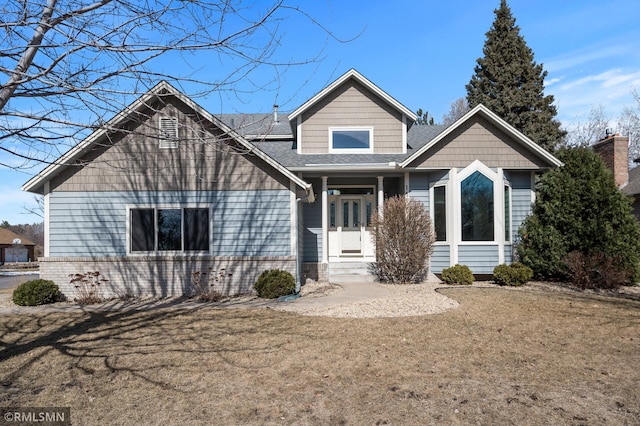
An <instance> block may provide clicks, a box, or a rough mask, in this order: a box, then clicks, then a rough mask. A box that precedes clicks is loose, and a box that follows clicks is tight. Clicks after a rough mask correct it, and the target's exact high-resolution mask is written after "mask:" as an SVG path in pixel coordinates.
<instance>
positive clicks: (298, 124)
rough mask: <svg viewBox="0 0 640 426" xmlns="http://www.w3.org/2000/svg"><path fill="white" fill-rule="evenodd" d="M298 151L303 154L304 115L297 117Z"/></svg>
mask: <svg viewBox="0 0 640 426" xmlns="http://www.w3.org/2000/svg"><path fill="white" fill-rule="evenodd" d="M296 151H297V152H298V154H302V115H299V116H298V117H297V119H296Z"/></svg>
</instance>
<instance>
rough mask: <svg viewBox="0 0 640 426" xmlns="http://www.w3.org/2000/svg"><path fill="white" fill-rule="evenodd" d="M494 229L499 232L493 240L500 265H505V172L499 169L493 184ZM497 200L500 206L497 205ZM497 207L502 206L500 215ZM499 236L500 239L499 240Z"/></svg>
mask: <svg viewBox="0 0 640 426" xmlns="http://www.w3.org/2000/svg"><path fill="white" fill-rule="evenodd" d="M493 191H494V196H493V199H494V201H493V229H494V232H498V235H494V236H493V238H494V240H496V241H497V242H498V265H502V264H503V263H504V230H505V229H504V172H503V171H502V169H501V168H500V167H498V178H497V179H496V180H495V181H494V182H493ZM496 199H497V201H498V203H499V204H496ZM496 205H497V206H500V212H499V214H496V213H497V212H496ZM498 236H499V238H497V237H498Z"/></svg>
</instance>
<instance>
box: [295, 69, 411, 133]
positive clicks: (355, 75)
mask: <svg viewBox="0 0 640 426" xmlns="http://www.w3.org/2000/svg"><path fill="white" fill-rule="evenodd" d="M351 79H353V80H356V81H357V82H358V83H360V84H362V85H363V86H365V87H366V88H367V89H369V90H371V91H372V92H373V93H375V94H376V95H377V96H379V97H380V98H381V99H383V100H384V101H385V102H387V103H388V104H389V105H391V106H392V107H393V108H395V109H396V110H398V111H400V112H401V113H402V114H404V115H406V116H407V117H408V118H409V120H410V121H415V120H416V119H417V118H418V117H417V116H416V115H415V113H414V112H413V111H411V110H410V109H409V108H407V107H406V106H404V105H402V104H401V103H400V102H398V101H397V100H396V99H395V98H393V97H392V96H391V95H389V94H388V93H387V92H385V91H384V90H382V89H381V88H380V87H378V86H376V85H375V84H373V83H372V82H371V81H370V80H369V79H367V78H366V77H365V76H364V75H362V74H360V73H359V72H358V71H357V70H356V69H355V68H351V69H350V70H349V71H347V72H346V73H344V74H342V75H341V76H340V77H338V78H337V79H336V80H335V81H333V83H331V84H329V85H328V86H327V87H325V88H324V89H322V90H321V91H320V92H318V93H317V94H316V95H315V96H313V97H312V98H311V99H309V100H308V101H306V102H305V103H304V104H302V105H301V106H300V107H298V109H296V110H295V111H293V112H292V113H291V114H289V121H293V120H295V119H296V118H297V117H298V116H299V115H301V114H302V113H303V112H305V111H306V110H308V109H309V108H310V107H311V106H312V105H314V104H315V103H316V102H318V101H320V100H321V99H323V98H324V97H325V96H327V95H328V94H329V93H331V92H333V91H334V90H335V89H337V88H338V87H340V86H342V85H343V84H344V83H345V82H347V81H348V80H351Z"/></svg>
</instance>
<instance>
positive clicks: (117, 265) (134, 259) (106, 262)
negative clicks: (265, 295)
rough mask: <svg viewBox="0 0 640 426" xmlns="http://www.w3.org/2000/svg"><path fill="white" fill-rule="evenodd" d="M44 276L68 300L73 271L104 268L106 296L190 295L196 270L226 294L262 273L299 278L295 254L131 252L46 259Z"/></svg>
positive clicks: (73, 291)
mask: <svg viewBox="0 0 640 426" xmlns="http://www.w3.org/2000/svg"><path fill="white" fill-rule="evenodd" d="M39 262H40V278H43V279H46V280H52V281H53V282H55V283H56V284H57V285H58V287H60V291H61V292H62V293H63V294H64V295H65V296H66V297H67V298H69V299H73V298H74V297H75V295H76V289H75V288H74V287H73V286H72V285H71V284H70V283H69V275H70V274H76V273H86V272H93V271H99V272H100V274H101V276H102V277H103V278H106V279H108V280H109V281H108V282H107V283H105V284H104V285H103V286H101V287H102V296H103V297H107V298H109V297H120V296H124V295H131V296H137V297H170V296H181V295H184V294H189V293H190V292H191V290H192V286H191V277H192V274H193V273H194V272H207V273H209V268H211V272H210V273H211V274H214V275H215V276H216V277H217V278H218V279H217V281H215V282H214V286H215V288H216V290H218V291H219V292H221V293H222V294H225V295H237V294H243V293H248V292H250V291H251V290H252V288H253V284H254V283H255V282H256V279H257V278H258V276H259V275H260V274H261V273H262V271H264V270H267V269H283V270H285V271H288V272H290V273H291V274H293V275H294V276H295V271H296V262H295V258H294V257H293V256H265V257H257V256H256V257H241V256H223V257H214V256H157V257H156V256H153V257H151V256H127V257H43V258H40V259H39Z"/></svg>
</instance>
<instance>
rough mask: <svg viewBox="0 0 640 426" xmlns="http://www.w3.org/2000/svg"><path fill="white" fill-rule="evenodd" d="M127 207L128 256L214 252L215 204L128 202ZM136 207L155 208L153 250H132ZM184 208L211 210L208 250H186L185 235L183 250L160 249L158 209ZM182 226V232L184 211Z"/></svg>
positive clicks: (182, 218)
mask: <svg viewBox="0 0 640 426" xmlns="http://www.w3.org/2000/svg"><path fill="white" fill-rule="evenodd" d="M125 209H126V211H127V217H126V228H125V238H126V250H127V254H126V255H127V256H167V255H175V254H187V255H190V256H208V255H210V254H211V253H212V247H213V215H212V211H213V206H212V205H211V204H205V203H186V204H180V203H162V204H148V203H146V204H126V206H125ZM134 209H153V248H154V249H153V250H151V251H136V252H133V251H131V210H134ZM178 209H180V210H181V211H182V210H183V209H207V210H208V211H209V248H208V249H207V251H202V250H189V251H187V250H185V249H184V235H183V236H182V241H181V245H182V249H181V250H158V232H157V231H158V230H157V229H156V225H157V224H158V210H178ZM180 216H181V217H180V226H181V232H182V230H183V229H184V212H181V214H180Z"/></svg>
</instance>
